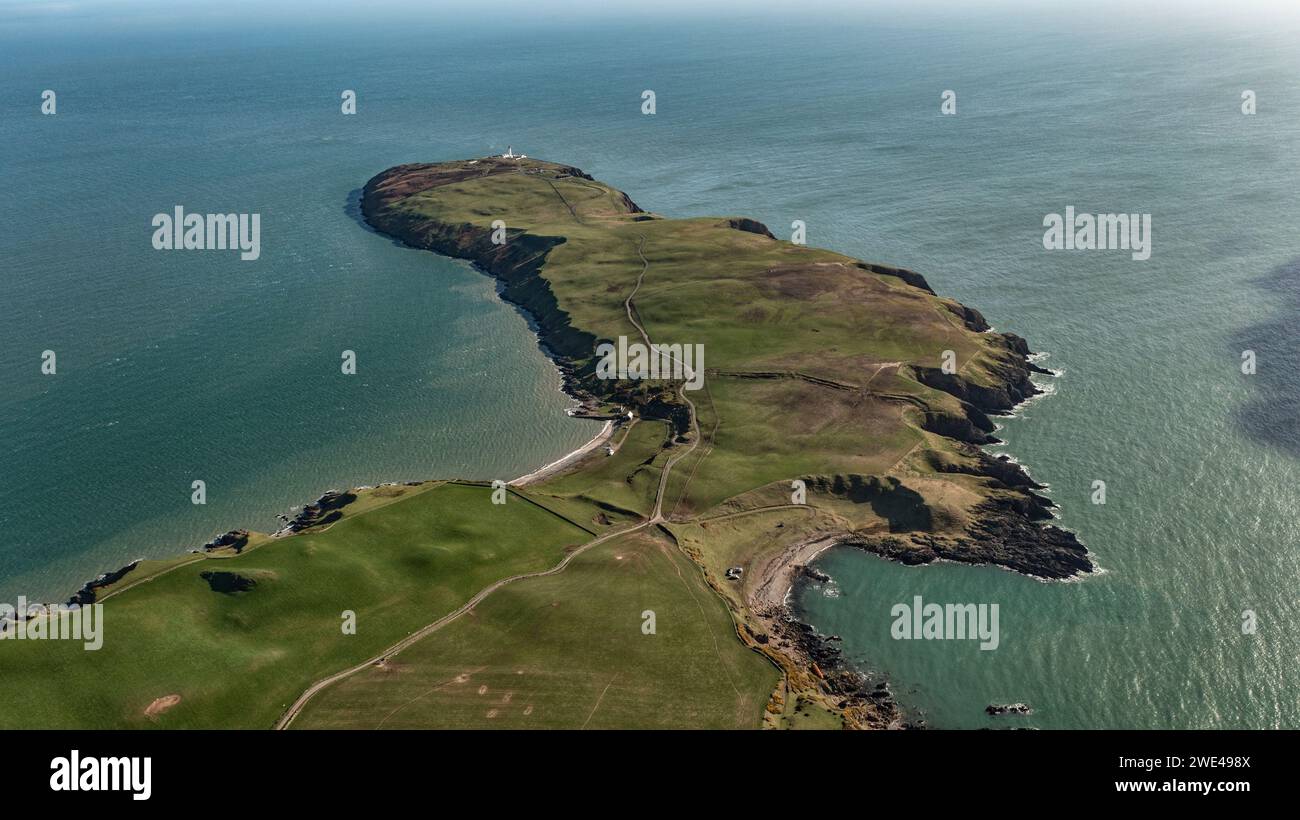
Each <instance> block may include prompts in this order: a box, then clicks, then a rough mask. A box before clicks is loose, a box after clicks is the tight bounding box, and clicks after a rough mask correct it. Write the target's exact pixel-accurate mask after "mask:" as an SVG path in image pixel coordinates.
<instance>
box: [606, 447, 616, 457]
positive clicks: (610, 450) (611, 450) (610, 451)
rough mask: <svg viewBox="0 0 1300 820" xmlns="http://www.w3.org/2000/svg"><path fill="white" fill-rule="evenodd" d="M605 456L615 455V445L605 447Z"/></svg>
mask: <svg viewBox="0 0 1300 820" xmlns="http://www.w3.org/2000/svg"><path fill="white" fill-rule="evenodd" d="M605 455H607V456H612V455H614V445H612V444H606V445H605Z"/></svg>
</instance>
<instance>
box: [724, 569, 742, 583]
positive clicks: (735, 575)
mask: <svg viewBox="0 0 1300 820" xmlns="http://www.w3.org/2000/svg"><path fill="white" fill-rule="evenodd" d="M744 574H745V568H744V567H728V568H727V580H728V581H739V580H740V576H742V575H744Z"/></svg>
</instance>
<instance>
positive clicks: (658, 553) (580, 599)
mask: <svg viewBox="0 0 1300 820" xmlns="http://www.w3.org/2000/svg"><path fill="white" fill-rule="evenodd" d="M647 611H652V612H653V613H654V619H655V620H654V626H655V632H654V634H646V633H644V632H643V631H642V624H643V616H642V615H643V613H645V612H647ZM778 677H779V674H778V670H777V668H776V667H775V666H774V665H773V664H772V663H771V662H770V661H769V660H767V659H766V658H764V657H763V656H762V655H759V654H758V653H756V652H752V651H750V650H748V649H746V648H744V647H743V646H742V645H741V644H740V643H739V642H738V641H737V640H736V637H735V624H734V623H733V622H732V620H731V616H730V615H729V613H728V612H727V609H726V608H725V607H724V606H723V604H722V602H721V601H719V600H718V598H717V597H716V596H715V595H714V594H713V592H712V590H710V589H709V587H708V586H707V585H706V584H705V583H704V582H703V580H702V577H701V574H700V568H699V567H698V566H696V565H695V564H694V563H692V562H691V561H690V560H688V559H687V558H686V557H684V556H683V555H682V554H681V553H680V552H679V551H678V550H677V548H676V547H675V546H674V545H673V544H672V543H671V541H670V539H668V538H665V537H663V536H662V535H660V536H655V535H652V534H649V533H636V534H633V535H628V536H624V537H621V538H618V539H615V540H612V541H610V542H607V543H605V544H602V545H601V546H599V547H597V548H595V549H593V550H591V551H590V552H587V553H584V554H583V555H582V556H581V557H579V558H578V559H577V560H575V561H574V562H573V564H572V565H570V566H569V568H568V569H567V570H565V572H564V573H562V574H560V575H555V576H551V577H547V578H537V579H529V580H525V581H520V582H517V583H515V584H512V585H510V586H507V587H504V588H502V589H501V590H500V591H498V592H497V593H495V594H494V595H493V596H492V597H491V598H489V599H487V600H486V601H484V602H483V603H482V604H480V605H479V606H477V607H475V608H474V610H473V613H472V615H471V616H467V617H464V618H461V619H460V620H459V621H456V622H455V623H453V624H452V625H450V626H448V627H447V628H445V629H443V630H441V631H439V632H437V633H434V634H433V635H431V636H429V637H428V638H425V639H424V640H422V641H420V642H419V643H417V644H415V645H414V646H412V647H411V648H410V649H408V650H407V651H405V652H403V653H402V654H401V655H399V656H397V657H396V658H394V659H392V660H391V661H389V662H387V663H385V664H383V665H382V666H375V667H371V668H369V669H367V670H366V671H365V672H363V673H361V674H358V675H354V676H353V677H351V678H349V679H347V680H346V681H343V682H342V683H339V684H338V685H336V686H335V687H334V688H332V689H330V690H327V691H326V692H324V693H322V695H321V696H320V697H318V698H316V699H315V700H314V701H312V702H311V703H310V704H309V705H308V707H307V708H306V710H305V711H304V712H303V713H302V715H301V716H300V717H299V718H298V720H297V721H296V722H295V723H294V724H293V725H294V727H295V728H340V727H342V728H388V729H400V728H419V727H425V726H445V727H452V728H511V729H518V728H552V729H557V728H563V729H581V728H589V729H596V728H620V727H628V726H636V727H642V728H720V729H730V728H757V727H758V725H759V723H760V720H761V717H762V714H763V706H764V704H765V703H766V702H767V698H768V694H769V693H770V692H771V691H772V689H773V687H774V686H775V685H776V683H777V680H778Z"/></svg>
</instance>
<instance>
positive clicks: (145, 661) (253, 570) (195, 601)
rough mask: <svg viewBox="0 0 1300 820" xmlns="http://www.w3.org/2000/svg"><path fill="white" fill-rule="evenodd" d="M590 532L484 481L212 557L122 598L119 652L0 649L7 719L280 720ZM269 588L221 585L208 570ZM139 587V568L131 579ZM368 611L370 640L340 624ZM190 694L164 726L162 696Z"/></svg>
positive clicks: (108, 622) (111, 635)
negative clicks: (318, 683) (335, 681)
mask: <svg viewBox="0 0 1300 820" xmlns="http://www.w3.org/2000/svg"><path fill="white" fill-rule="evenodd" d="M589 538H590V535H589V534H588V533H586V532H584V531H583V530H581V529H579V528H577V527H576V526H573V525H572V524H570V523H567V522H566V521H564V520H562V519H560V518H558V517H556V516H555V515H553V514H550V513H547V512H545V511H544V510H542V509H540V508H538V507H537V506H535V505H532V504H529V503H527V502H525V501H523V500H521V499H519V498H510V499H509V500H508V501H507V503H506V504H504V505H493V504H492V503H491V502H490V499H489V491H488V490H487V489H486V488H483V487H478V486H468V485H457V484H443V485H429V486H426V487H419V488H410V489H409V492H408V493H407V497H405V498H402V499H401V500H399V501H397V502H395V503H390V504H388V505H386V506H383V507H380V508H376V509H372V510H370V511H368V512H364V513H362V514H358V515H353V516H349V517H347V518H345V519H343V520H342V521H340V522H338V523H337V524H335V525H334V526H332V527H330V528H328V529H327V530H325V531H322V532H309V533H305V534H302V535H297V536H294V537H291V538H286V539H279V540H275V541H273V542H271V543H268V544H266V545H264V546H261V547H258V548H256V549H252V550H249V551H245V552H244V553H243V554H242V555H239V556H236V557H228V558H205V559H200V560H198V561H197V562H195V563H191V564H186V565H184V566H181V567H179V568H177V569H173V570H172V571H171V572H168V573H166V574H164V575H161V576H158V577H156V578H155V579H154V580H152V581H149V582H147V583H143V584H137V585H135V586H132V587H131V588H129V589H126V590H125V591H123V592H121V593H120V594H117V595H113V596H111V597H110V598H109V599H108V600H107V602H106V603H105V605H104V620H105V635H104V646H103V648H102V649H100V650H99V651H96V652H86V651H83V650H82V648H81V645H80V644H77V643H72V642H65V641H42V642H29V641H4V642H0V679H3V680H4V681H5V683H6V686H7V690H8V693H7V694H6V696H5V699H6V703H5V708H4V709H2V710H0V726H3V727H5V728H9V727H18V726H38V727H118V726H137V727H147V726H154V725H157V726H165V727H194V726H223V727H239V726H247V727H261V728H266V727H269V726H270V725H271V724H272V723H273V722H274V721H275V719H276V717H277V716H278V715H279V713H280V712H281V710H282V709H283V708H284V707H285V706H286V705H287V704H288V703H289V702H290V701H291V700H292V699H293V698H294V697H296V696H297V695H298V694H299V693H300V692H301V691H302V690H303V689H305V688H306V687H307V686H308V685H309V684H310V683H311V682H312V681H313V680H315V679H317V678H319V677H322V676H323V675H325V674H326V673H329V672H333V671H336V670H338V669H340V668H343V667H345V666H347V665H349V664H351V663H356V662H357V661H360V660H363V659H365V658H366V657H368V656H370V655H372V654H374V653H377V652H379V651H381V650H382V649H383V648H384V647H386V646H388V645H389V644H391V643H393V642H395V641H396V640H398V639H399V638H401V637H402V636H403V635H405V634H407V633H408V632H410V631H412V630H414V629H416V628H417V627H419V626H423V625H424V624H426V623H428V622H429V621H431V620H433V619H434V618H436V617H437V616H438V615H440V614H443V613H446V612H448V611H450V610H452V609H454V608H456V607H457V606H459V605H460V604H461V603H463V602H464V601H465V600H466V599H468V598H469V597H470V596H471V595H472V594H473V593H474V592H477V591H478V590H479V589H480V588H482V587H484V586H486V585H487V584H488V583H490V582H491V581H493V580H496V579H497V578H500V577H502V576H504V575H509V574H512V573H516V572H529V571H536V570H540V569H545V568H548V567H550V566H552V565H554V564H555V563H556V562H558V561H559V559H560V558H561V557H562V556H563V554H564V550H565V548H566V547H570V546H573V545H577V544H581V543H583V542H584V541H587V540H588V539H589ZM214 570H215V571H226V572H234V573H238V574H239V575H241V576H244V577H248V578H252V579H254V580H256V581H257V586H256V587H255V588H254V589H252V590H251V591H249V592H243V593H234V594H226V593H220V592H214V591H212V590H211V589H210V588H209V585H208V583H207V582H205V581H204V580H203V579H202V578H201V577H200V573H201V572H205V571H214ZM126 580H127V582H129V580H130V576H128V578H127V579H126ZM347 609H350V610H353V611H355V612H356V613H357V624H358V629H357V634H356V635H354V636H345V635H343V634H342V630H341V628H340V624H341V622H342V621H341V613H342V612H343V610H347ZM173 694H176V695H180V696H181V701H180V703H179V704H177V705H176V706H175V707H173V708H172V709H170V710H168V711H167V712H165V713H164V714H162V715H160V716H158V717H157V718H156V719H151V718H149V717H146V716H145V714H144V710H145V709H146V708H147V707H148V706H149V704H150V703H151V702H153V700H154V699H155V698H160V697H164V696H167V695H173Z"/></svg>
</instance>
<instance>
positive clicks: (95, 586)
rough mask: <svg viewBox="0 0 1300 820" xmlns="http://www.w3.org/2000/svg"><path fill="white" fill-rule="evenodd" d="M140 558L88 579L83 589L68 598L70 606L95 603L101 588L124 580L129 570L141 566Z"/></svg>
mask: <svg viewBox="0 0 1300 820" xmlns="http://www.w3.org/2000/svg"><path fill="white" fill-rule="evenodd" d="M140 560H141V559H139V558H137V559H136V560H134V561H132V562H131V563H129V564H127V565H126V566H124V567H122V568H120V569H115V570H113V571H112V572H105V573H104V574H103V575H101V576H99V577H98V578H96V579H94V580H93V581H87V582H86V583H85V585H84V586H82V587H81V589H79V590H77V592H76V593H75V594H73V596H72V597H71V598H69V599H68V606H72V605H73V604H76V605H77V606H87V605H89V604H93V603H95V599H96V597H97V596H98V594H99V590H101V589H103V588H104V587H106V586H109V585H111V584H115V583H117V582H118V581H120V580H122V579H123V578H124V577H126V574H127V573H128V572H131V571H132V570H134V569H135V568H136V567H138V566H140Z"/></svg>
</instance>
